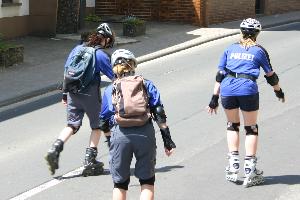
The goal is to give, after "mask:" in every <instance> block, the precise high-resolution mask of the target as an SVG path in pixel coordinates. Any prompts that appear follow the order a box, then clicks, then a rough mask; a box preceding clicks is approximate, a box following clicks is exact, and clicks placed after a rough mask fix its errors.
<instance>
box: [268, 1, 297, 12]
mask: <svg viewBox="0 0 300 200" xmlns="http://www.w3.org/2000/svg"><path fill="white" fill-rule="evenodd" d="M298 10H300V0H284V1H283V0H265V14H267V15H273V14H280V13H285V12H291V11H298Z"/></svg>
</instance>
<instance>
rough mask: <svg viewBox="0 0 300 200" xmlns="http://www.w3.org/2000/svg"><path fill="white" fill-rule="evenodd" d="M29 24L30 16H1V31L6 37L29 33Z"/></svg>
mask: <svg viewBox="0 0 300 200" xmlns="http://www.w3.org/2000/svg"><path fill="white" fill-rule="evenodd" d="M28 24H29V16H16V17H4V18H0V33H1V34H2V35H3V37H4V38H14V37H19V36H23V35H27V34H28V33H29V32H30V29H29V26H28Z"/></svg>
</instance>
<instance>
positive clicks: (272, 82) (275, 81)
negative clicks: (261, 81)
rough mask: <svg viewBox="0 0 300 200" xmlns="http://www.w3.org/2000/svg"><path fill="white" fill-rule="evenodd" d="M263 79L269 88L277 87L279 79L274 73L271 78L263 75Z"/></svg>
mask: <svg viewBox="0 0 300 200" xmlns="http://www.w3.org/2000/svg"><path fill="white" fill-rule="evenodd" d="M264 77H265V79H266V80H267V82H268V83H269V84H270V85H271V86H274V85H277V84H278V82H279V77H278V76H277V74H276V73H275V72H274V73H273V74H272V76H266V75H264Z"/></svg>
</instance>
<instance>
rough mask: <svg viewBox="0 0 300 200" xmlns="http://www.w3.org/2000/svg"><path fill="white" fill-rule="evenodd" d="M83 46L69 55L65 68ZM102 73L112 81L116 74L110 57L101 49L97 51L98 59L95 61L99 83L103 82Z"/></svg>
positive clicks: (76, 48)
mask: <svg viewBox="0 0 300 200" xmlns="http://www.w3.org/2000/svg"><path fill="white" fill-rule="evenodd" d="M81 46H83V45H82V44H81V45H77V46H76V47H75V48H74V49H73V50H72V51H71V53H70V54H69V56H68V58H67V61H66V64H65V67H66V66H68V63H69V62H70V59H71V58H72V57H73V56H74V54H75V53H76V52H77V51H78V48H79V47H81ZM100 72H102V73H103V74H105V75H106V76H107V77H108V78H109V79H110V80H112V79H113V78H114V73H113V71H112V67H111V64H110V58H109V57H108V55H107V54H106V53H105V52H103V51H102V50H101V49H97V50H96V59H95V74H96V76H95V79H98V80H99V81H101V78H100Z"/></svg>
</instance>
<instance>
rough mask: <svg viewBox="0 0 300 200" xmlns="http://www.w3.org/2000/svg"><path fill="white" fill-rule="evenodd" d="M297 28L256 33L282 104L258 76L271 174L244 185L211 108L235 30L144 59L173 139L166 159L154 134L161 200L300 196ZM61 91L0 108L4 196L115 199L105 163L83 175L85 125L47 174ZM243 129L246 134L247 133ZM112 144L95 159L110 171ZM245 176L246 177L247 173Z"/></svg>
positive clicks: (263, 152)
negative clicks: (233, 175)
mask: <svg viewBox="0 0 300 200" xmlns="http://www.w3.org/2000/svg"><path fill="white" fill-rule="evenodd" d="M299 33H300V23H293V24H290V25H286V26H281V27H277V28H273V29H269V30H266V31H264V32H262V33H261V34H260V35H259V38H258V41H259V43H260V44H261V45H262V46H264V47H265V48H266V49H267V50H268V52H269V55H270V57H271V63H272V65H273V68H274V70H275V71H276V72H277V74H278V75H279V77H280V82H281V85H282V88H283V90H284V92H285V93H286V103H285V104H282V103H280V102H279V101H277V99H276V97H275V95H274V92H273V91H272V88H271V87H270V86H269V85H267V83H266V81H265V80H264V78H263V76H262V75H261V78H260V79H259V80H258V84H259V89H260V114H259V122H258V125H259V135H260V143H259V150H258V157H259V160H258V167H260V168H261V169H263V170H264V172H265V173H264V174H265V177H266V182H265V183H264V184H263V185H261V186H256V187H251V188H247V189H245V188H243V186H241V185H240V184H237V185H236V184H232V183H227V182H226V181H225V177H224V169H225V166H226V153H227V148H226V137H225V129H226V119H225V116H224V112H223V110H222V109H221V108H220V109H219V112H218V115H216V116H210V115H208V114H207V113H206V111H205V106H206V105H207V104H208V102H209V100H210V97H211V94H212V89H213V84H214V77H215V73H216V69H217V68H216V66H217V64H218V61H219V58H220V56H221V53H222V52H223V50H224V48H225V47H226V46H228V45H229V44H231V43H233V42H235V41H237V40H238V38H239V36H231V37H228V38H225V39H221V40H217V41H213V42H210V43H207V44H204V45H201V46H197V47H194V48H191V49H187V50H185V51H181V52H178V53H175V54H172V55H168V56H165V57H162V58H159V59H156V60H153V61H149V62H146V63H143V64H141V65H140V66H139V68H138V73H141V74H143V75H144V76H145V77H146V78H148V79H150V80H152V81H153V82H154V83H155V85H156V86H157V87H158V89H159V90H160V92H161V95H162V100H163V103H164V105H165V108H166V112H167V116H168V124H169V126H170V130H171V133H172V137H173V138H174V141H175V142H176V145H177V149H176V152H175V154H174V155H173V156H171V157H166V156H165V155H164V153H163V145H162V141H161V138H160V135H159V133H157V146H158V150H157V152H158V155H157V166H156V180H157V181H156V188H155V189H156V194H155V196H156V199H159V200H164V199H172V200H198V199H205V200H210V199H211V200H217V199H222V200H227V199H228V200H237V199H248V200H251V199H263V200H273V199H278V200H281V199H291V200H296V199H300V159H299V153H300V149H299V141H300V135H299V119H300V102H299V97H300V90H299V88H298V86H299V85H300V79H299V74H300V60H299V47H300V37H299V36H300V34H299ZM59 98H60V96H59V95H58V94H57V93H56V92H52V93H49V94H46V95H43V96H39V97H36V98H33V99H31V100H28V101H26V102H23V103H19V104H15V105H11V106H8V107H6V108H2V109H1V110H0V138H1V140H0V177H1V179H0V185H1V186H0V199H13V198H14V197H17V198H15V199H25V197H28V199H34V200H39V199H43V200H47V199H56V200H60V199H74V200H75V199H90V200H93V199H101V200H107V199H111V193H112V187H113V183H112V181H111V177H110V175H109V172H108V170H106V173H105V175H101V176H95V177H81V176H80V175H78V174H79V172H80V167H81V166H82V162H83V159H84V152H85V147H86V145H87V144H88V138H89V128H88V123H84V125H83V127H82V128H81V129H80V131H79V132H78V133H77V134H76V135H75V136H74V137H72V138H71V139H70V141H69V142H68V143H67V144H66V145H65V149H64V151H63V152H62V154H61V160H60V169H59V170H58V171H57V173H56V177H52V176H50V174H49V172H48V169H47V166H46V163H45V161H44V159H43V157H44V155H45V153H46V151H47V150H48V148H49V147H50V145H51V144H52V142H53V141H54V140H55V138H56V137H57V135H58V133H59V131H60V130H61V129H62V128H63V127H64V125H65V118H66V117H65V108H64V106H63V105H62V104H61V103H59ZM85 122H87V121H85ZM241 136H242V139H244V132H243V131H242V132H241ZM241 147H243V145H241ZM107 152H108V149H107V147H106V144H105V143H103V138H102V141H101V144H100V146H99V156H98V158H99V159H101V160H102V161H104V163H105V167H106V169H107V168H108V155H107ZM241 155H242V156H243V155H244V150H243V149H241ZM78 168H79V169H78ZM74 170H75V171H74ZM62 176H63V177H62ZM239 176H240V179H241V180H242V176H243V174H242V173H240V175H239ZM53 178H55V179H53ZM26 191H27V193H25V192H26ZM128 199H129V200H131V199H132V200H133V199H139V184H138V180H137V179H136V178H134V177H132V178H131V183H130V186H129V193H128Z"/></svg>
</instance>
